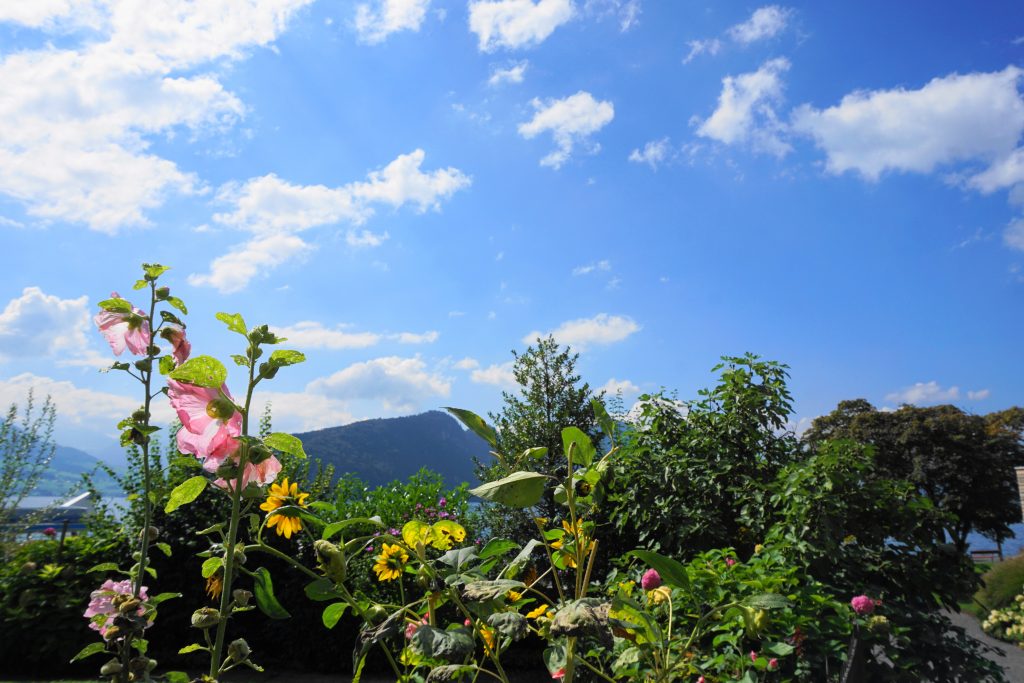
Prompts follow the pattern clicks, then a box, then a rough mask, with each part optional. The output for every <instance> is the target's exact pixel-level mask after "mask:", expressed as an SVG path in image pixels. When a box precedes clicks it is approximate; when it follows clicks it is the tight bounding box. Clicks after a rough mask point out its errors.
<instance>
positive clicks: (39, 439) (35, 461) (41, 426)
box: [0, 391, 57, 541]
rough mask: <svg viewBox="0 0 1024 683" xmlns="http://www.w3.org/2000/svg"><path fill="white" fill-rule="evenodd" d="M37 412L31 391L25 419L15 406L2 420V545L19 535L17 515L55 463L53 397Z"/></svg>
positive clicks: (0, 511) (0, 453) (24, 412)
mask: <svg viewBox="0 0 1024 683" xmlns="http://www.w3.org/2000/svg"><path fill="white" fill-rule="evenodd" d="M34 409H35V397H34V396H33V394H32V392H31V391H29V393H28V398H26V400H25V409H24V410H23V411H22V413H21V418H20V419H19V417H18V406H17V405H16V404H14V403H12V404H11V406H10V408H8V409H7V415H6V416H5V417H4V418H3V420H0V541H7V540H10V539H11V538H12V537H13V536H14V535H16V534H17V528H15V526H14V524H13V521H14V514H15V511H16V510H17V509H18V506H19V505H20V504H21V501H23V500H24V499H25V496H27V495H29V494H30V493H31V492H32V490H33V489H35V487H36V485H37V484H38V483H39V478H40V477H41V476H42V475H43V473H44V472H45V471H46V468H47V467H49V466H50V461H51V460H53V454H54V449H55V448H56V445H55V444H54V442H53V423H54V420H55V419H56V417H57V409H56V408H55V407H54V405H53V402H52V401H51V400H50V398H49V397H47V398H46V401H45V402H44V403H43V407H42V409H41V410H40V411H39V413H38V414H34V413H35V410H34ZM24 521H25V522H26V523H30V522H31V520H24Z"/></svg>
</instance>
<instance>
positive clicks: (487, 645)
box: [480, 624, 498, 655]
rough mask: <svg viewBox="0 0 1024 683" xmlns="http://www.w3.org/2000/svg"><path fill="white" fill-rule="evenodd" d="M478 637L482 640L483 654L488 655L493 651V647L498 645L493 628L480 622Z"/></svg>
mask: <svg viewBox="0 0 1024 683" xmlns="http://www.w3.org/2000/svg"><path fill="white" fill-rule="evenodd" d="M480 637H481V638H483V640H484V654H485V655H489V654H491V653H492V652H494V648H495V647H497V645H498V636H497V634H496V633H495V632H494V629H493V628H491V627H490V626H486V625H483V624H481V626H480Z"/></svg>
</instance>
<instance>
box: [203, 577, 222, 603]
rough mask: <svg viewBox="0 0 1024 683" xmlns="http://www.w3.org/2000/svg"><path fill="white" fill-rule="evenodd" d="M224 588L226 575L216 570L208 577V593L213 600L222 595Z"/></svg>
mask: <svg viewBox="0 0 1024 683" xmlns="http://www.w3.org/2000/svg"><path fill="white" fill-rule="evenodd" d="M223 590H224V577H223V576H221V573H220V572H216V573H214V574H212V575H210V576H209V577H207V579H206V594H207V595H209V596H210V599H211V600H216V599H217V598H219V597H220V594H221V591H223Z"/></svg>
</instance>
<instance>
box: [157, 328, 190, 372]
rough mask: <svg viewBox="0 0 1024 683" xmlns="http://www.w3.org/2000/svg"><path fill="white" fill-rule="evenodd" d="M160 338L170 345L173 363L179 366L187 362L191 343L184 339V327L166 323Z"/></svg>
mask: <svg viewBox="0 0 1024 683" xmlns="http://www.w3.org/2000/svg"><path fill="white" fill-rule="evenodd" d="M160 336H161V337H163V338H164V339H166V340H167V341H169V342H170V343H171V355H172V356H174V362H176V363H177V364H178V365H181V364H182V363H184V362H185V361H187V360H188V356H189V354H190V353H192V342H190V341H189V340H188V339H186V338H185V328H184V327H182V326H181V325H175V324H174V323H168V324H167V327H165V328H164V329H163V330H161V332H160Z"/></svg>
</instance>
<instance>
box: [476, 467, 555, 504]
mask: <svg viewBox="0 0 1024 683" xmlns="http://www.w3.org/2000/svg"><path fill="white" fill-rule="evenodd" d="M546 481H547V476H545V475H543V474H540V473H538V472H513V473H512V474H510V475H508V476H507V477H504V478H502V479H499V480H497V481H491V482H488V483H486V484H483V485H481V486H477V487H476V488H475V489H470V491H469V492H470V493H472V494H473V495H474V496H478V497H480V498H483V499H484V500H489V501H492V502H495V503H501V504H503V505H508V506H510V507H517V508H528V507H531V506H533V505H536V504H537V503H538V502H540V499H541V497H542V496H543V495H544V484H545V482H546Z"/></svg>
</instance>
